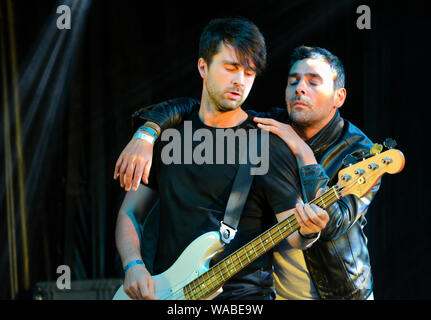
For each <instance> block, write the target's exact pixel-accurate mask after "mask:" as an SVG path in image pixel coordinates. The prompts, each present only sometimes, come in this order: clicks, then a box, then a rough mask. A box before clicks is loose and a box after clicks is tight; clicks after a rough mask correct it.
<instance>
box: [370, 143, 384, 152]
mask: <svg viewBox="0 0 431 320" xmlns="http://www.w3.org/2000/svg"><path fill="white" fill-rule="evenodd" d="M382 150H383V146H382V145H381V144H378V143H375V144H374V145H373V146H372V147H371V150H370V153H371V154H378V153H380V152H382Z"/></svg>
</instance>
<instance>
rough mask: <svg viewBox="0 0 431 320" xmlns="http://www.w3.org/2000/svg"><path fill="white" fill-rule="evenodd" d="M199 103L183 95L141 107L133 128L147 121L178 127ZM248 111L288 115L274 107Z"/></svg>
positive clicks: (279, 117) (277, 116)
mask: <svg viewBox="0 0 431 320" xmlns="http://www.w3.org/2000/svg"><path fill="white" fill-rule="evenodd" d="M199 105H200V101H199V100H196V99H193V98H188V97H183V98H175V99H171V100H167V101H163V102H160V103H157V104H153V105H150V106H148V107H144V108H141V109H139V110H137V111H136V112H135V113H134V114H133V115H132V118H133V128H134V130H137V129H138V127H139V126H141V125H143V124H144V123H145V122H146V121H152V122H155V123H157V124H158V125H159V126H160V128H161V129H162V130H164V129H167V128H174V127H177V126H178V125H180V124H181V123H182V122H183V120H184V119H185V118H187V117H188V116H189V115H191V114H192V113H193V112H194V111H195V110H197V109H199ZM247 111H248V112H249V113H250V114H252V115H253V116H256V117H265V118H273V119H275V120H279V121H283V120H284V118H285V117H286V115H287V112H286V110H285V109H281V108H272V109H271V110H270V111H267V112H257V111H254V110H247Z"/></svg>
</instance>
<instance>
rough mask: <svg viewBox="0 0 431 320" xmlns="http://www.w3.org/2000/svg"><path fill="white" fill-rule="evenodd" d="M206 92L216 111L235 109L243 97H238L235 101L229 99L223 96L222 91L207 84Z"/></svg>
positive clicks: (242, 100) (241, 102) (239, 105)
mask: <svg viewBox="0 0 431 320" xmlns="http://www.w3.org/2000/svg"><path fill="white" fill-rule="evenodd" d="M207 94H208V99H209V101H210V102H211V104H212V105H213V106H214V108H215V110H216V111H218V112H228V111H232V110H236V109H238V108H239V107H241V105H242V104H243V102H244V99H240V100H237V101H230V100H227V99H224V98H223V92H221V91H218V90H216V89H213V88H212V86H211V85H208V84H207Z"/></svg>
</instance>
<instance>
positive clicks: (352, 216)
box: [299, 164, 380, 241]
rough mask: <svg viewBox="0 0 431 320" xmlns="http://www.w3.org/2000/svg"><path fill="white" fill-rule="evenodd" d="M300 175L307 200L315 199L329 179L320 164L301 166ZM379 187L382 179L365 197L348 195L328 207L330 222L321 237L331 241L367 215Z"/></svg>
mask: <svg viewBox="0 0 431 320" xmlns="http://www.w3.org/2000/svg"><path fill="white" fill-rule="evenodd" d="M299 176H300V180H301V188H302V193H303V197H304V200H305V201H307V202H309V201H311V200H313V199H314V198H315V195H316V193H317V191H318V190H319V188H322V187H323V188H324V187H326V186H327V183H328V181H329V178H328V176H327V175H326V172H325V170H324V169H323V167H322V166H321V165H320V164H318V165H309V166H304V167H302V168H300V169H299ZM379 188H380V180H379V181H378V183H377V184H376V185H375V186H374V187H373V188H372V189H371V190H370V191H369V192H368V193H367V194H365V195H364V196H363V197H361V198H358V197H356V196H353V195H348V196H346V197H344V198H342V199H341V200H339V201H337V202H336V203H334V204H333V205H331V206H330V207H329V208H327V209H326V211H327V212H328V215H329V222H328V224H327V225H326V227H325V229H323V230H322V231H321V234H320V239H321V240H324V241H330V240H335V239H337V238H338V237H340V236H342V235H343V234H345V233H346V232H347V231H348V230H349V229H350V227H351V226H352V225H353V224H354V223H356V222H357V221H358V220H359V219H361V218H362V217H363V216H364V215H365V213H366V212H367V210H368V207H369V205H370V203H371V201H372V200H373V198H374V196H375V195H376V193H377V191H378V190H379Z"/></svg>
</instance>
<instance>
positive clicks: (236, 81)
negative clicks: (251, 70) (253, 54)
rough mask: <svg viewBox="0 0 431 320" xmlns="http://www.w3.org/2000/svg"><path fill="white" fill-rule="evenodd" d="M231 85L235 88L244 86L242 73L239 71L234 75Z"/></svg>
mask: <svg viewBox="0 0 431 320" xmlns="http://www.w3.org/2000/svg"><path fill="white" fill-rule="evenodd" d="M233 84H234V85H235V86H244V84H245V75H244V72H243V71H239V72H236V73H235V77H234V78H233Z"/></svg>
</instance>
